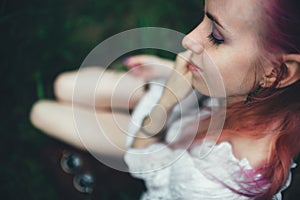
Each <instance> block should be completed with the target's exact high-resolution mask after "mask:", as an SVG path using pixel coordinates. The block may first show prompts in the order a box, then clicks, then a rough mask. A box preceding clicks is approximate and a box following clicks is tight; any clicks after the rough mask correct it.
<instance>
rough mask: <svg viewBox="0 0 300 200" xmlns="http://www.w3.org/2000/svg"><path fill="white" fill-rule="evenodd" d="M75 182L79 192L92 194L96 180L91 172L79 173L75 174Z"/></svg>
mask: <svg viewBox="0 0 300 200" xmlns="http://www.w3.org/2000/svg"><path fill="white" fill-rule="evenodd" d="M73 184H74V187H75V188H76V189H77V190H78V191H79V192H82V193H88V194H91V193H92V192H93V190H94V184H95V180H94V177H93V176H92V175H91V174H89V173H83V174H77V175H75V176H74V179H73Z"/></svg>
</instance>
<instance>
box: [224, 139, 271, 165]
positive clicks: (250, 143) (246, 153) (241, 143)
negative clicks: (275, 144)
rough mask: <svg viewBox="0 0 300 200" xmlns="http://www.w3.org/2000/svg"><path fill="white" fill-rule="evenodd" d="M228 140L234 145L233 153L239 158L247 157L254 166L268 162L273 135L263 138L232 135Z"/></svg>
mask: <svg viewBox="0 0 300 200" xmlns="http://www.w3.org/2000/svg"><path fill="white" fill-rule="evenodd" d="M228 141H229V142H230V143H231V145H232V151H233V154H234V155H235V156H236V157H237V158H238V159H243V158H247V159H248V161H249V162H250V164H251V166H252V167H254V168H257V167H260V166H262V165H263V164H264V163H266V162H267V160H268V158H269V155H270V151H271V144H272V137H271V136H270V137H269V136H267V137H264V138H261V139H249V138H244V137H230V138H229V139H228Z"/></svg>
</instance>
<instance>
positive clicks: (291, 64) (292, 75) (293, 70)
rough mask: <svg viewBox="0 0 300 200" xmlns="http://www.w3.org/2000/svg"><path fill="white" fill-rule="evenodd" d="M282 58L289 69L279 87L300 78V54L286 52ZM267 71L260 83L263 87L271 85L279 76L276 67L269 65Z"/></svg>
mask: <svg viewBox="0 0 300 200" xmlns="http://www.w3.org/2000/svg"><path fill="white" fill-rule="evenodd" d="M281 60H282V64H285V66H286V68H287V69H286V73H285V74H284V76H283V77H282V79H281V80H280V82H279V84H278V85H277V88H282V87H286V86H289V85H291V84H293V83H295V82H296V81H297V80H299V79H300V54H285V55H283V56H282V59H281ZM265 73H266V74H267V75H264V76H263V79H262V80H261V82H260V85H261V87H270V86H271V85H272V84H273V83H274V81H275V80H276V78H277V72H276V70H274V67H269V70H268V72H265Z"/></svg>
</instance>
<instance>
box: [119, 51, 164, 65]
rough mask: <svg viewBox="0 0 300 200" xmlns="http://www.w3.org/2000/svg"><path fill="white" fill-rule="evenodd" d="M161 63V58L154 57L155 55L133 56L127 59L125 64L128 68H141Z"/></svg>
mask: <svg viewBox="0 0 300 200" xmlns="http://www.w3.org/2000/svg"><path fill="white" fill-rule="evenodd" d="M153 62H156V63H158V62H159V58H158V57H157V56H153V55H145V54H142V55H136V56H131V57H129V58H127V59H126V60H125V61H124V64H125V65H126V66H127V67H128V68H135V67H139V66H141V65H144V64H149V63H153Z"/></svg>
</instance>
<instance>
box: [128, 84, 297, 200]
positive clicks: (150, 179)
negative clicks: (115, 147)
mask: <svg viewBox="0 0 300 200" xmlns="http://www.w3.org/2000/svg"><path fill="white" fill-rule="evenodd" d="M156 83H157V81H156ZM158 83H159V82H158ZM161 92H162V86H161V84H152V85H151V87H150V91H149V92H148V93H147V94H146V95H145V96H144V97H143V99H142V100H141V102H140V103H139V105H138V106H137V108H136V110H135V112H134V113H133V118H132V122H131V124H130V126H129V129H128V130H129V133H130V134H131V135H129V136H128V141H127V145H128V151H127V153H126V155H125V158H124V159H125V162H126V163H127V165H128V168H129V172H130V173H131V174H132V176H134V177H136V178H140V179H143V180H144V181H145V184H146V187H147V191H146V192H145V193H144V194H143V195H142V197H141V199H142V200H158V199H160V200H176V199H178V200H179V199H180V200H185V199H186V200H194V199H205V200H216V199H218V200H223V199H226V200H234V199H238V200H244V199H253V198H252V197H251V196H255V195H257V194H260V193H261V192H262V191H263V190H265V189H266V188H267V187H268V184H269V183H268V182H266V181H265V180H263V179H261V175H260V174H253V173H252V172H253V170H252V167H251V165H250V163H249V162H248V160H247V159H246V158H244V159H242V160H238V159H237V158H236V157H235V156H234V155H233V152H232V146H231V144H230V143H228V142H222V143H220V144H217V145H216V144H215V143H214V142H213V141H205V142H203V143H201V144H199V145H197V146H194V147H192V148H190V149H188V150H187V149H186V148H176V149H174V148H171V147H170V146H169V144H170V143H171V142H172V141H176V139H178V137H180V133H181V132H182V128H184V125H185V124H186V123H188V122H189V121H191V120H194V119H195V116H196V117H198V118H199V117H200V118H201V117H204V116H207V114H209V113H208V112H207V111H206V110H202V111H201V110H200V112H198V111H197V109H195V108H196V107H197V106H198V104H197V101H195V98H193V95H190V96H189V97H188V98H187V99H186V100H184V101H183V103H182V105H181V107H183V108H182V109H180V108H179V106H177V107H175V109H174V112H173V114H172V116H171V119H170V120H169V123H168V132H167V136H166V142H165V143H155V144H152V145H150V146H148V147H146V148H130V144H131V142H132V140H133V136H134V134H135V133H136V132H137V131H138V129H139V126H140V124H141V121H142V119H143V118H144V116H145V115H147V114H148V113H149V111H150V110H151V108H152V107H153V106H154V105H155V103H156V102H157V100H158V98H159V96H160V95H161ZM215 103H216V102H215ZM181 110H182V111H183V112H181V115H180V114H179V113H180V111H181ZM199 113H200V115H199ZM178 116H179V117H178ZM249 174H251V175H249ZM290 180H291V175H290V177H289V180H288V181H287V183H286V185H285V186H284V187H283V188H282V189H285V188H286V187H287V186H288V185H289V183H290ZM245 195H246V196H245ZM273 199H274V200H276V199H278V200H280V199H281V193H280V192H279V193H278V194H276V195H275V196H274V197H273Z"/></svg>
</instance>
